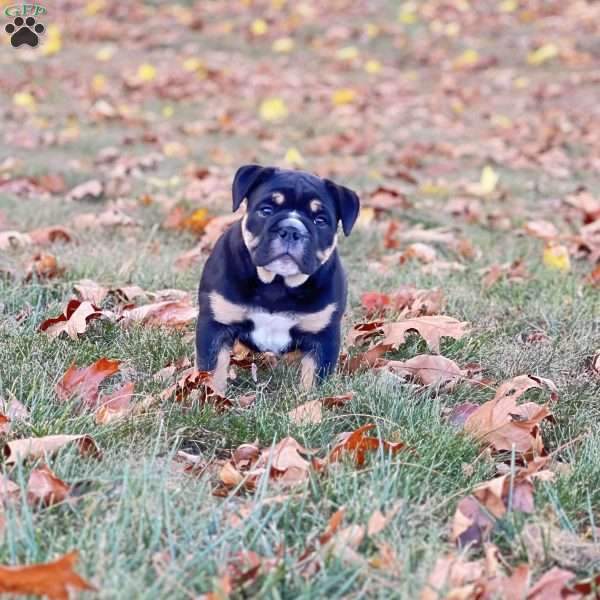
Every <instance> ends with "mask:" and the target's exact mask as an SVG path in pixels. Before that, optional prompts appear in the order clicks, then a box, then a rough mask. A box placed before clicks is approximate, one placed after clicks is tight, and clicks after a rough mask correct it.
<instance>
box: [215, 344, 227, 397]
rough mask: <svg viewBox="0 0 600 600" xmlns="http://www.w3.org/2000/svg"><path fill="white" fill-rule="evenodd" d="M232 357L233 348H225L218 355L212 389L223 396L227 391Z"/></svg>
mask: <svg viewBox="0 0 600 600" xmlns="http://www.w3.org/2000/svg"><path fill="white" fill-rule="evenodd" d="M230 357H231V348H229V347H228V346H223V347H222V348H221V349H220V350H219V353H218V354H217V364H216V366H215V368H214V370H213V372H212V377H211V387H212V388H213V390H214V391H215V392H216V393H217V394H219V395H221V396H224V395H225V392H226V391H227V373H228V370H229V360H230Z"/></svg>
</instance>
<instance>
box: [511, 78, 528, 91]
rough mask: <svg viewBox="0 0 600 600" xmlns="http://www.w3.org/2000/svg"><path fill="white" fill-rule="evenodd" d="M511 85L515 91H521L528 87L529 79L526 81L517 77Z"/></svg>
mask: <svg viewBox="0 0 600 600" xmlns="http://www.w3.org/2000/svg"><path fill="white" fill-rule="evenodd" d="M513 85H514V86H515V88H516V89H518V90H522V89H524V88H526V87H527V86H528V85H529V79H527V77H517V78H516V79H515V80H514V82H513Z"/></svg>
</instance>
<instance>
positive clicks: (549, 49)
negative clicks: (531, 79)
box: [527, 44, 558, 65]
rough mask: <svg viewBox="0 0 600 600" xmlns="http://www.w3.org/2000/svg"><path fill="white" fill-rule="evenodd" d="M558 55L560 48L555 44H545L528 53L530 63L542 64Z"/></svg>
mask: <svg viewBox="0 0 600 600" xmlns="http://www.w3.org/2000/svg"><path fill="white" fill-rule="evenodd" d="M557 56H558V48H557V46H556V45H555V44H544V45H543V46H540V47H539V48H538V49H537V50H534V51H533V52H530V53H529V54H528V55H527V62H528V63H529V64H530V65H541V64H543V63H545V62H547V61H549V60H552V59H553V58H556V57H557Z"/></svg>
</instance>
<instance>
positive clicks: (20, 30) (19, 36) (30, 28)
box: [4, 17, 45, 48]
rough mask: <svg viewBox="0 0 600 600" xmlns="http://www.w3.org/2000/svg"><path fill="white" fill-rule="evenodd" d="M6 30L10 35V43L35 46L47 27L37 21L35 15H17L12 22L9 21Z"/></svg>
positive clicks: (16, 46) (16, 45) (15, 45)
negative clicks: (25, 17) (24, 16)
mask: <svg viewBox="0 0 600 600" xmlns="http://www.w3.org/2000/svg"><path fill="white" fill-rule="evenodd" d="M4 30H5V31H6V33H8V34H9V35H10V43H11V44H12V45H13V46H14V47H15V48H18V47H19V46H22V45H23V44H27V45H29V46H31V47H32V48H35V47H36V46H37V45H38V42H39V37H38V36H39V35H41V34H42V33H44V30H45V27H44V26H43V25H42V24H41V23H37V24H36V22H35V19H34V18H33V17H27V19H25V20H24V19H23V17H15V20H14V21H13V22H12V23H9V24H8V25H7V26H6V27H5V28H4Z"/></svg>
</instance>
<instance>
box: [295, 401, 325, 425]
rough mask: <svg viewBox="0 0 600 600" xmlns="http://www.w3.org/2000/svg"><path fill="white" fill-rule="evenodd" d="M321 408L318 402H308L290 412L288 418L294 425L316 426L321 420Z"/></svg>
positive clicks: (321, 405) (320, 403)
mask: <svg viewBox="0 0 600 600" xmlns="http://www.w3.org/2000/svg"><path fill="white" fill-rule="evenodd" d="M322 407H323V404H322V402H321V401H320V400H310V401H309V402H305V403H304V404H301V405H300V406H298V407H296V408H294V409H293V410H290V411H289V412H288V417H289V419H290V420H291V421H292V423H295V424H296V425H307V424H317V423H320V422H321V421H322V420H323V415H322Z"/></svg>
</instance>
